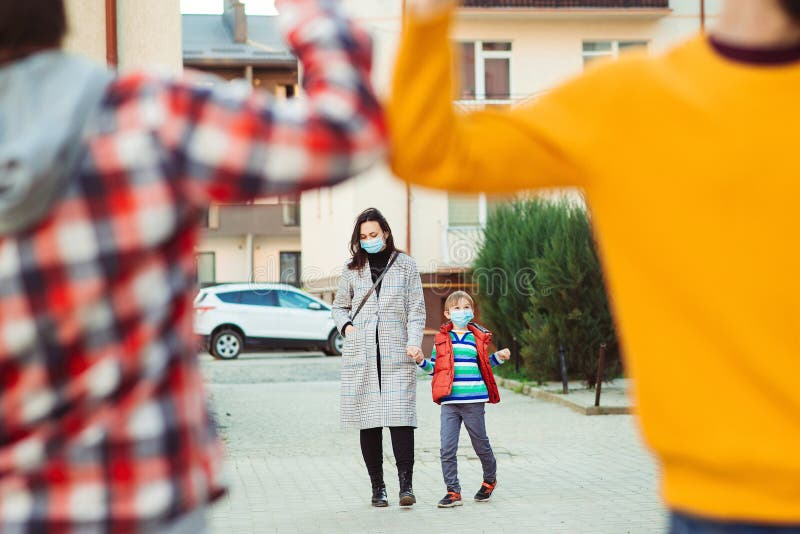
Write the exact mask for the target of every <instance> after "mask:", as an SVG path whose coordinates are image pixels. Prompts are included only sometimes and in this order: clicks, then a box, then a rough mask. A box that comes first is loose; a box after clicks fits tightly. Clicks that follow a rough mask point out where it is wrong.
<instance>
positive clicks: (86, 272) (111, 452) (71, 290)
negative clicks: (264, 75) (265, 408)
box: [0, 0, 385, 533]
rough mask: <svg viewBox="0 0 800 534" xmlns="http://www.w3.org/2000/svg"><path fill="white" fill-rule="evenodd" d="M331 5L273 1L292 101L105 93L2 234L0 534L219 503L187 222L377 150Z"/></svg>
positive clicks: (194, 226) (371, 110)
mask: <svg viewBox="0 0 800 534" xmlns="http://www.w3.org/2000/svg"><path fill="white" fill-rule="evenodd" d="M335 5H336V2H334V1H329V0H294V1H290V0H286V1H285V2H284V3H283V5H282V6H281V11H282V14H283V15H284V17H285V20H286V21H287V32H286V35H287V40H288V42H289V43H290V45H291V46H292V48H293V50H294V51H295V53H296V54H297V56H298V57H299V59H300V60H301V61H302V63H303V66H304V87H305V97H304V98H302V99H296V100H287V101H280V102H278V101H273V100H271V99H270V97H269V96H267V95H266V94H255V95H254V94H251V92H250V91H249V88H247V89H245V88H243V87H239V86H236V85H226V84H222V85H219V86H217V87H204V86H201V85H197V84H191V83H186V82H180V81H168V80H164V79H160V78H158V77H153V76H148V75H141V74H140V75H134V76H126V77H123V78H120V79H118V80H117V81H116V82H115V83H114V84H113V85H112V86H111V87H110V89H109V91H108V94H107V95H106V97H105V99H104V101H103V103H102V109H101V110H100V111H99V113H98V115H97V116H96V118H95V119H93V120H92V122H91V125H90V135H89V137H88V138H87V140H86V147H85V153H84V155H83V156H82V163H81V165H80V169H79V171H78V172H77V173H75V174H74V175H73V176H71V177H70V178H69V183H68V184H67V186H66V190H65V192H64V194H63V196H62V198H61V200H60V201H59V202H58V203H57V204H56V205H55V206H54V207H53V209H52V211H51V212H50V214H49V215H48V216H47V218H46V219H45V220H43V221H41V222H40V223H39V224H38V225H37V226H36V227H34V228H32V229H30V230H27V231H25V232H23V233H21V234H18V235H14V236H0V532H6V531H9V532H11V531H13V532H28V531H40V530H42V531H44V530H46V531H47V532H48V533H51V532H52V533H60V532H72V531H76V530H75V529H77V528H78V527H80V526H82V525H102V526H103V527H104V529H107V530H109V531H114V532H130V531H147V530H152V529H157V528H158V527H157V525H158V524H160V522H162V521H165V520H169V519H170V518H174V517H177V516H179V515H181V514H183V513H185V512H187V511H189V510H192V509H194V508H197V507H198V506H202V505H203V504H205V503H208V502H209V501H211V500H213V499H214V498H215V496H217V495H219V494H220V492H221V491H222V484H221V481H220V463H221V456H222V455H221V447H220V444H219V441H218V439H217V437H216V434H215V432H214V429H213V424H212V421H211V419H210V417H209V414H208V411H207V407H206V397H205V394H204V388H203V383H202V380H201V375H200V372H199V370H198V363H197V359H196V354H195V346H196V345H195V340H194V336H193V333H192V314H191V311H192V306H191V296H192V293H193V290H194V260H193V252H194V247H195V244H196V242H197V237H198V226H199V222H200V219H201V214H202V211H203V208H204V206H205V205H206V203H207V202H209V200H212V199H213V200H218V201H232V200H236V199H246V198H252V197H255V196H262V195H273V194H280V193H285V192H289V191H297V190H299V189H303V188H308V187H314V186H320V185H331V184H334V183H336V182H338V181H340V180H343V179H344V178H346V177H348V176H350V175H352V174H354V173H356V172H358V171H360V170H363V169H365V168H366V167H367V166H369V165H370V164H371V163H373V162H374V161H375V160H376V159H378V158H380V157H381V156H382V155H383V152H384V139H385V129H384V123H383V119H382V115H381V111H380V107H379V104H378V103H377V101H376V99H375V97H374V95H373V92H372V90H371V87H370V85H369V73H370V63H371V50H370V45H369V39H368V37H367V36H366V34H364V33H363V32H361V31H359V30H357V29H356V28H354V27H353V25H352V24H351V23H350V22H349V21H347V20H346V19H345V18H344V17H342V16H341V15H340V14H339V12H338V10H337V8H336V7H335Z"/></svg>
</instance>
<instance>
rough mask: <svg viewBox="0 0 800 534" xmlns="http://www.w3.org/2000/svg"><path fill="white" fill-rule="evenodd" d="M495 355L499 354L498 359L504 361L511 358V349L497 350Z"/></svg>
mask: <svg viewBox="0 0 800 534" xmlns="http://www.w3.org/2000/svg"><path fill="white" fill-rule="evenodd" d="M495 356H497V359H498V360H500V361H501V362H504V361H506V360H508V359H509V358H511V351H510V350H508V349H503V350H498V351H497V352H495Z"/></svg>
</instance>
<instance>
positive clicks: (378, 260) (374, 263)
mask: <svg viewBox="0 0 800 534" xmlns="http://www.w3.org/2000/svg"><path fill="white" fill-rule="evenodd" d="M391 257H392V251H391V250H390V249H389V247H386V248H384V249H383V250H381V251H380V252H376V253H375V254H370V255H369V256H367V258H369V270H370V274H372V283H375V280H377V279H378V277H379V276H380V275H381V273H382V272H383V271H384V270H386V265H387V264H388V263H389V258H391ZM380 292H381V284H378V286H377V287H376V288H375V293H376V294H380Z"/></svg>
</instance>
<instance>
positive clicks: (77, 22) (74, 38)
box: [64, 0, 106, 63]
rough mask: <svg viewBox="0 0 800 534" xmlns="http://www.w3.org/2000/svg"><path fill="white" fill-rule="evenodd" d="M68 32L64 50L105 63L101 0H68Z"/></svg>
mask: <svg viewBox="0 0 800 534" xmlns="http://www.w3.org/2000/svg"><path fill="white" fill-rule="evenodd" d="M64 4H65V6H66V8H67V18H68V19H69V21H68V24H69V30H68V33H67V39H66V41H64V48H66V49H67V50H69V51H71V52H74V53H77V54H83V55H85V56H88V57H90V58H92V59H94V60H95V61H98V62H100V63H105V62H106V7H105V5H106V4H105V2H104V1H103V0H69V1H67V2H65V3H64Z"/></svg>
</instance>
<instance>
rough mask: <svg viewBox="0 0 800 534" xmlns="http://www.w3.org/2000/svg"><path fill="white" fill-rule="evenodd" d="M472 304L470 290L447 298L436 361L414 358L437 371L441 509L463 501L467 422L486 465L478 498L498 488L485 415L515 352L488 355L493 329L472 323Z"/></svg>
mask: <svg viewBox="0 0 800 534" xmlns="http://www.w3.org/2000/svg"><path fill="white" fill-rule="evenodd" d="M473 307H474V302H473V300H472V297H470V295H469V294H468V293H466V292H465V291H456V292H454V293H452V294H451V295H450V296H448V297H447V300H446V301H445V304H444V308H445V311H444V315H445V317H447V319H449V321H448V322H446V323H444V324H443V325H442V327H441V330H440V332H439V333H438V334H436V338H435V340H434V348H433V352H432V353H431V359H430V360H427V359H425V357H424V356H423V355H421V354H418V355H416V357H415V361H416V362H417V365H418V366H419V367H420V369H422V370H423V371H425V372H426V373H428V374H432V375H433V381H432V383H431V389H432V392H433V400H434V402H436V403H437V404H441V405H442V417H441V440H442V448H441V459H442V474H443V475H444V482H445V485H446V486H447V494H446V495H445V496H444V498H442V500H440V501H439V504H438V506H439V508H451V507H453V506H461V505H462V500H461V485H460V483H459V481H458V463H457V459H456V455H457V453H458V438H459V433H460V432H461V423H462V422H463V423H464V426H465V427H466V429H467V432H468V433H469V437H470V439H471V441H472V447H473V448H474V449H475V453H476V454H477V455H478V457H479V458H480V460H481V464H482V466H483V484H482V485H481V488H480V489H479V490H478V492H477V493H476V494H475V501H476V502H486V501H488V500H489V498H490V497H491V496H492V492H493V491H494V488H495V487H496V486H497V461H496V460H495V457H494V453H493V452H492V446H491V444H490V443H489V437H488V436H487V435H486V421H485V419H484V414H485V405H486V403H487V402H489V403H492V404H494V403H498V402H500V394H499V392H498V390H497V383H496V382H495V380H494V375H493V374H492V367H495V366H498V365H500V364H502V363H503V362H505V361H506V360H508V359H509V357H510V356H511V352H510V351H509V350H508V349H503V350H499V351H497V352H495V353H494V354H491V355H490V354H489V352H488V349H489V343H490V342H491V339H492V333H491V332H489V331H488V330H486V329H485V328H483V327H482V326H480V325H478V324H476V323H473V322H472V319H473V317H474V314H473V311H472V309H473Z"/></svg>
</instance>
